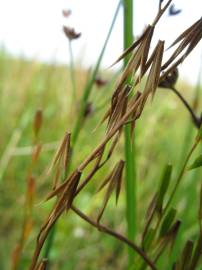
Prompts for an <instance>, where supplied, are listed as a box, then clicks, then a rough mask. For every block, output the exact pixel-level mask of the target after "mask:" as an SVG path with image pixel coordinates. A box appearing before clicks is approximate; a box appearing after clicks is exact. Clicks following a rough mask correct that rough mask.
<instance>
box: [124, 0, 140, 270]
mask: <svg viewBox="0 0 202 270" xmlns="http://www.w3.org/2000/svg"><path fill="white" fill-rule="evenodd" d="M123 7H124V15H123V20H124V21H123V26H124V44H123V45H124V49H127V48H128V47H129V46H130V45H131V44H132V42H133V0H124V1H123ZM128 59H129V56H128V57H125V58H124V67H125V66H126V65H127V62H128ZM129 80H130V78H128V82H129ZM124 134H125V161H126V181H125V185H126V217H127V227H128V228H127V235H128V238H129V240H131V241H134V240H135V235H136V220H137V219H136V216H137V204H136V170H135V145H134V140H133V137H132V138H131V124H127V125H126V126H125V128H124ZM132 265H134V252H133V250H132V249H131V248H129V249H128V268H129V269H130V268H131V267H132Z"/></svg>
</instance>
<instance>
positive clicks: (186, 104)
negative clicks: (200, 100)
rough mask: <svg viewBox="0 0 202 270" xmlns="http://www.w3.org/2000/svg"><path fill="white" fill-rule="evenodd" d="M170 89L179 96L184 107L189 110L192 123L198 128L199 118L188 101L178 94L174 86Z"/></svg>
mask: <svg viewBox="0 0 202 270" xmlns="http://www.w3.org/2000/svg"><path fill="white" fill-rule="evenodd" d="M170 89H171V90H172V91H173V92H174V93H175V94H176V95H177V96H178V97H179V99H180V100H181V101H182V103H183V104H184V106H185V107H186V109H187V110H188V111H189V113H190V115H191V118H192V121H193V123H194V125H195V126H196V127H197V128H200V125H201V120H200V119H199V118H198V117H197V116H196V115H195V113H194V111H193V109H192V108H191V106H190V105H189V103H188V102H187V101H186V99H185V98H184V97H183V96H182V95H181V94H180V92H179V91H178V90H177V89H176V88H175V87H171V88H170Z"/></svg>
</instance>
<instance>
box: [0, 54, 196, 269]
mask: <svg viewBox="0 0 202 270" xmlns="http://www.w3.org/2000/svg"><path fill="white" fill-rule="evenodd" d="M104 76H105V78H107V79H109V80H110V78H111V75H110V74H104ZM0 78H1V79H0V97H1V98H0V160H1V158H2V156H3V155H5V150H6V148H7V146H8V144H9V142H10V140H11V138H12V136H13V133H14V132H15V131H16V129H17V130H20V136H19V140H17V142H16V145H14V146H15V147H24V146H29V145H31V144H32V139H33V134H32V120H33V117H34V114H35V111H36V109H38V108H42V110H43V113H44V121H43V126H42V130H41V133H40V141H41V142H42V143H49V142H56V141H58V140H61V138H62V137H63V135H64V133H65V131H66V130H68V131H71V130H72V127H73V125H74V119H75V114H76V112H77V108H76V106H75V108H74V109H73V111H70V105H71V92H70V91H71V84H70V78H69V72H68V67H66V66H59V65H55V64H51V65H48V64H42V63H39V62H37V61H28V60H25V59H14V58H12V57H11V56H9V55H8V54H6V53H5V52H1V53H0ZM113 78H114V77H113ZM76 79H77V87H78V89H77V90H78V94H79V95H82V89H83V88H84V85H85V82H86V79H87V72H86V71H83V70H82V69H79V68H77V72H76ZM113 80H114V79H113ZM113 86H114V82H113V81H112V82H111V88H113ZM179 89H180V90H182V91H183V94H184V95H185V96H186V97H187V99H188V100H190V101H191V100H192V97H193V96H194V93H193V91H194V90H193V88H192V87H191V86H189V85H187V84H186V83H182V82H179ZM111 92H112V89H109V87H108V88H107V86H106V87H104V88H100V89H98V88H97V87H96V86H94V89H93V92H92V97H91V100H92V102H93V107H94V108H95V112H94V113H93V114H92V116H90V117H89V118H88V119H87V121H86V124H85V128H84V129H83V130H82V132H81V133H80V137H79V141H78V142H77V144H76V149H75V153H77V154H76V155H75V157H74V161H73V165H72V166H75V165H76V164H78V162H79V161H81V160H83V158H84V157H85V156H86V155H87V154H88V153H89V152H90V151H91V150H92V149H93V147H94V146H95V145H96V144H97V142H99V140H100V138H101V137H102V134H103V132H104V127H102V126H101V127H100V128H98V129H97V131H96V132H94V133H93V130H94V128H95V126H96V125H97V123H98V121H99V120H100V117H101V116H102V115H103V113H104V112H105V108H103V110H99V111H98V112H96V107H99V105H100V104H103V102H105V100H107V99H108V98H109V97H110V93H111ZM98 95H99V99H98V98H97V97H98ZM77 106H79V104H78V105H77ZM199 107H200V106H199ZM189 121H190V118H189V115H188V113H187V112H186V111H185V110H184V108H183V106H182V104H181V103H180V101H178V99H177V98H176V97H175V96H174V95H173V93H172V92H169V91H167V90H162V89H161V90H158V92H157V95H156V96H155V99H154V101H153V102H151V103H148V104H147V106H146V110H145V111H144V113H143V116H142V118H141V119H140V121H139V122H138V124H137V128H138V137H137V140H136V144H137V147H136V148H137V149H136V151H137V156H138V163H137V168H138V169H137V185H138V194H137V196H138V198H137V200H138V201H139V206H138V213H137V215H138V222H137V228H138V229H141V228H142V225H143V223H144V215H145V211H146V205H147V204H148V202H149V200H150V199H151V197H152V195H153V192H154V191H155V190H156V187H157V185H158V180H159V178H160V173H161V170H162V168H163V167H164V165H165V164H166V163H168V162H170V163H171V164H173V165H174V175H176V172H177V171H178V170H179V169H178V164H179V163H180V161H179V159H180V158H181V152H182V148H183V140H184V137H185V134H186V132H185V131H186V128H187V126H188V123H189ZM194 132H195V131H194ZM123 151H124V144H123V143H122V144H121V145H120V146H119V147H118V149H117V151H116V156H115V159H118V157H120V155H122V154H123ZM53 152H54V151H53V150H52V151H44V152H43V151H42V154H41V156H40V160H39V162H38V164H37V166H36V168H35V172H34V173H35V177H36V181H37V192H36V198H35V207H34V227H33V231H32V233H31V236H30V237H29V240H28V242H27V243H26V245H25V249H24V253H23V260H22V262H21V264H20V269H22V270H23V269H27V267H28V264H29V262H30V257H31V254H32V251H33V247H34V241H35V239H36V234H37V233H38V230H39V225H40V224H41V222H42V221H43V220H44V217H45V216H46V215H47V213H48V210H49V209H50V205H51V204H52V202H51V201H50V202H49V203H45V204H40V203H41V202H42V200H43V198H44V196H45V195H46V194H47V192H48V191H49V189H50V187H51V181H52V179H50V178H44V177H43V175H44V171H45V169H46V168H47V167H48V165H49V164H50V162H51V160H52V157H53ZM115 159H114V158H113V160H111V161H110V162H109V164H108V165H107V166H106V167H104V168H103V169H102V170H101V171H100V172H99V174H98V175H97V176H96V177H95V179H94V181H93V182H92V184H90V185H89V187H88V188H86V189H85V191H84V193H83V195H81V196H80V197H78V199H77V200H76V203H77V204H78V205H80V206H81V207H82V209H83V210H85V211H86V212H88V213H91V214H92V215H95V213H96V211H97V210H98V207H99V206H100V204H101V199H102V193H101V194H100V195H96V194H95V195H93V197H92V196H91V194H92V193H95V190H96V187H97V184H98V183H99V182H100V181H101V180H102V179H103V177H104V176H105V175H106V172H107V170H108V169H109V167H110V166H111V165H112V164H113V163H114V162H115ZM29 163H30V156H29V155H17V156H11V157H10V158H9V159H8V166H6V168H5V170H4V172H3V174H2V179H1V182H0V194H1V196H0V218H1V225H0V237H1V241H0V257H1V258H2V259H1V260H0V269H9V267H10V265H11V254H12V251H13V249H14V247H15V245H16V243H17V242H18V239H19V235H20V228H21V224H22V217H23V211H22V207H23V203H24V199H25V197H24V194H25V188H26V182H25V181H26V180H25V179H26V175H27V169H26V168H28V166H29ZM190 174H191V173H187V175H186V176H185V177H184V180H183V183H184V184H183V185H182V186H181V188H180V189H179V191H178V193H177V195H178V196H176V201H177V202H178V203H177V209H178V211H179V213H180V215H181V216H182V217H183V220H185V221H186V222H185V225H184V229H183V230H184V231H183V234H182V238H181V240H180V241H184V240H185V239H187V238H188V237H193V238H194V237H195V232H196V231H197V207H198V201H195V197H192V195H190V194H189V187H190V184H192V185H195V186H197V185H198V184H199V180H200V178H199V177H200V175H197V176H196V178H198V179H195V180H194V183H190V179H193V178H190ZM94 183H95V184H94ZM171 183H172V182H171ZM193 190H194V189H193ZM193 192H194V191H193ZM195 192H196V190H195ZM187 195H189V197H188V198H189V201H190V198H191V199H192V209H191V210H190V211H189V215H187V216H186V217H185V207H187V205H186V196H187ZM104 220H105V222H106V223H108V224H109V225H111V226H116V228H117V229H118V230H121V231H125V229H126V224H125V221H124V200H123V196H121V198H120V203H119V205H118V208H115V204H114V202H113V201H110V204H109V207H108V209H107V211H106V214H105V217H104ZM137 231H138V230H137ZM137 238H138V235H137ZM95 246H96V248H95ZM125 252H126V249H125V248H123V246H122V245H121V244H120V243H117V242H116V241H115V240H113V239H110V238H108V237H106V236H103V235H101V234H99V233H98V232H97V231H95V230H93V229H92V228H90V227H89V226H88V225H86V224H85V223H84V222H83V221H81V220H80V219H79V218H77V217H75V215H74V214H73V213H70V214H68V215H67V216H65V215H64V216H63V217H62V219H61V220H60V221H59V223H58V234H57V238H56V240H55V244H54V247H53V250H52V254H51V257H52V258H53V260H52V263H53V268H52V269H60V270H63V269H65V270H66V269H92V270H93V269H124V268H125V267H126V265H127V259H126V253H125ZM100 254H102V256H100ZM78 258H79V259H78Z"/></svg>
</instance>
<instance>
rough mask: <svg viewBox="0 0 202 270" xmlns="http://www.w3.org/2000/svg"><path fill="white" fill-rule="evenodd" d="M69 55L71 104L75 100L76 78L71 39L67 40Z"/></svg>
mask: <svg viewBox="0 0 202 270" xmlns="http://www.w3.org/2000/svg"><path fill="white" fill-rule="evenodd" d="M69 55H70V78H71V83H72V104H73V103H75V102H76V80H75V67H74V55H73V51H72V41H71V40H69Z"/></svg>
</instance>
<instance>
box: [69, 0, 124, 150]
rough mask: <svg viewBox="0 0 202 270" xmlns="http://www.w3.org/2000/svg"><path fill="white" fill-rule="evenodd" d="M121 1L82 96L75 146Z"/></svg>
mask: <svg viewBox="0 0 202 270" xmlns="http://www.w3.org/2000/svg"><path fill="white" fill-rule="evenodd" d="M121 3H122V1H121V0H120V1H119V4H118V6H117V8H116V11H115V14H114V16H113V19H112V23H111V26H110V28H109V32H108V34H107V37H106V39H105V42H104V44H103V47H102V49H101V52H100V55H99V57H98V59H97V63H96V65H95V68H94V70H93V72H92V75H91V78H90V79H89V81H88V82H87V84H86V87H85V89H84V91H83V96H82V98H81V102H80V110H79V112H78V117H77V120H76V123H75V126H74V129H73V135H72V144H73V146H74V144H75V142H76V141H77V139H78V136H79V133H80V130H81V128H82V123H83V120H84V118H83V116H84V112H85V109H86V104H87V102H88V99H89V97H90V94H91V91H92V88H93V84H94V81H95V79H96V76H97V74H98V70H99V68H100V64H101V61H102V58H103V55H104V52H105V50H106V47H107V44H108V41H109V38H110V36H111V33H112V30H113V28H114V25H115V21H116V18H117V16H118V13H119V9H120V7H121Z"/></svg>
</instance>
